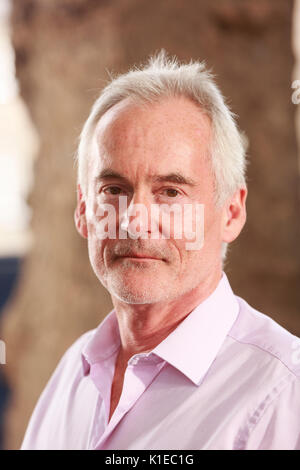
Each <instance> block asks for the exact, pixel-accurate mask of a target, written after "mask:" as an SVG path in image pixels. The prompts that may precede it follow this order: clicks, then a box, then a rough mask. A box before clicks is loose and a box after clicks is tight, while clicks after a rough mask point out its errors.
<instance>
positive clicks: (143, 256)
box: [117, 252, 165, 262]
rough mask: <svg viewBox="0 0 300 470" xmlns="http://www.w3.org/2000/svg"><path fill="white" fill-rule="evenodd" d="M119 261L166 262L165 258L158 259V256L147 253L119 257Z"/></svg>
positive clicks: (131, 253)
mask: <svg viewBox="0 0 300 470" xmlns="http://www.w3.org/2000/svg"><path fill="white" fill-rule="evenodd" d="M117 259H129V260H132V261H137V262H138V261H165V259H164V258H157V257H156V256H152V255H149V254H147V253H134V252H130V253H127V254H126V255H119V256H117Z"/></svg>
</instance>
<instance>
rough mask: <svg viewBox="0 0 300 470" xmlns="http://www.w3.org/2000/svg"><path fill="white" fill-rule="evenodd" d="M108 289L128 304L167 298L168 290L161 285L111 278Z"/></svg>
mask: <svg viewBox="0 0 300 470" xmlns="http://www.w3.org/2000/svg"><path fill="white" fill-rule="evenodd" d="M108 291H109V292H110V294H111V295H112V296H114V297H116V298H117V299H119V300H121V301H122V302H125V303H128V304H137V305H138V304H153V303H156V302H160V301H162V300H166V299H167V295H166V291H165V290H162V289H161V288H160V287H158V286H157V288H155V286H153V284H152V285H150V284H149V285H148V283H147V285H144V286H142V285H141V284H139V283H138V281H137V282H135V283H134V284H131V283H128V282H126V283H123V282H120V281H119V280H118V281H117V282H116V280H111V282H109V283H108Z"/></svg>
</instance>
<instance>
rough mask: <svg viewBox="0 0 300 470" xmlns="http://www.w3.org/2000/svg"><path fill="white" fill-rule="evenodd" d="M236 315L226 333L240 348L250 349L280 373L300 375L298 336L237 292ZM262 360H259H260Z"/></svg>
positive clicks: (259, 358)
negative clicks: (254, 306)
mask: <svg viewBox="0 0 300 470" xmlns="http://www.w3.org/2000/svg"><path fill="white" fill-rule="evenodd" d="M236 299H237V301H238V303H239V315H238V318H237V320H236V322H235V323H234V325H233V327H232V328H231V330H230V332H229V335H228V336H230V337H231V338H232V339H233V340H234V341H236V342H238V343H239V344H240V347H241V349H242V350H248V352H250V351H252V354H253V355H255V356H256V359H257V360H259V361H263V362H264V363H268V364H269V366H271V367H274V368H275V367H277V368H278V370H281V373H282V374H285V373H290V374H292V375H293V376H294V377H298V378H300V338H298V337H297V336H295V335H294V334H292V333H290V332H289V331H288V330H286V329H285V328H284V327H283V326H281V325H279V323H277V322H276V321H275V320H273V319H272V318H271V317H269V316H268V315H266V314H264V313H262V312H260V311H258V310H256V309H255V308H253V307H252V306H251V305H249V304H248V303H247V302H246V301H245V300H244V299H242V298H241V297H238V296H236ZM260 364H261V362H260Z"/></svg>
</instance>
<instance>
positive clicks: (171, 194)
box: [164, 188, 180, 198]
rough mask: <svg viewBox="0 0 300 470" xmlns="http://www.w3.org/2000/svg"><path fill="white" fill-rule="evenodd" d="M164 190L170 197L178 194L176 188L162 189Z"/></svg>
mask: <svg viewBox="0 0 300 470" xmlns="http://www.w3.org/2000/svg"><path fill="white" fill-rule="evenodd" d="M164 191H165V194H166V195H167V196H168V197H171V198H174V197H177V196H178V195H179V194H180V193H179V191H177V189H174V188H166V189H164Z"/></svg>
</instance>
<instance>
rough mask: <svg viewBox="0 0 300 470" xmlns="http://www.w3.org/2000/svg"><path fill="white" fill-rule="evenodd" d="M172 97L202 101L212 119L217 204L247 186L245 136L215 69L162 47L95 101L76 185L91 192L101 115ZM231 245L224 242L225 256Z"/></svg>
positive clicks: (80, 151)
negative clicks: (91, 155)
mask: <svg viewBox="0 0 300 470" xmlns="http://www.w3.org/2000/svg"><path fill="white" fill-rule="evenodd" d="M168 96H185V97H187V98H189V99H191V100H192V101H194V102H195V103H197V104H198V105H199V107H200V108H201V110H202V111H203V112H205V113H206V114H207V115H208V116H209V117H210V120H211V125H212V141H211V144H210V158H211V164H212V170H213V174H214V178H215V203H216V206H218V207H220V206H222V204H224V202H225V201H226V199H227V198H228V197H230V196H232V195H233V194H234V192H235V191H237V190H238V189H239V188H240V187H245V186H246V181H245V172H246V164H247V161H246V147H247V139H246V137H245V136H244V135H243V134H242V133H241V132H240V131H239V129H238V126H237V124H236V122H235V117H236V116H235V115H234V114H233V113H232V111H231V110H230V109H229V107H228V105H227V104H226V103H225V99H224V97H223V96H222V93H221V92H220V90H219V88H218V87H217V85H216V83H215V81H214V76H213V74H212V73H211V71H209V70H207V69H206V66H205V63H204V62H198V61H190V62H189V63H180V62H179V61H178V59H177V58H176V57H171V58H170V57H168V55H167V54H166V52H165V51H164V50H161V51H160V52H159V53H158V54H156V55H154V56H151V57H150V58H149V60H148V62H147V63H146V65H144V66H141V67H140V68H138V67H135V68H133V69H132V70H129V72H127V73H125V74H122V75H119V76H117V77H116V78H113V79H112V80H111V81H110V83H109V84H108V85H107V86H106V87H105V88H104V89H103V90H102V92H101V94H100V96H99V98H98V99H97V100H96V101H95V103H94V105H93V107H92V110H91V112H90V115H89V117H88V119H87V120H86V122H85V124H84V126H83V129H82V132H81V134H80V137H79V145H78V150H77V155H76V157H77V161H78V183H79V184H80V185H81V187H82V192H83V194H87V188H88V185H87V177H88V158H89V153H90V146H91V142H92V137H93V133H94V131H95V128H96V125H97V123H98V121H99V119H100V118H101V116H102V115H103V114H104V113H105V112H106V111H108V110H109V109H110V108H112V106H114V105H115V104H117V103H119V102H121V101H122V100H125V99H127V98H129V99H130V100H132V101H133V102H137V103H142V102H144V103H147V102H148V103H153V102H155V101H158V100H159V99H161V98H164V97H168ZM226 251H227V243H223V246H222V259H223V260H225V256H226Z"/></svg>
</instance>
